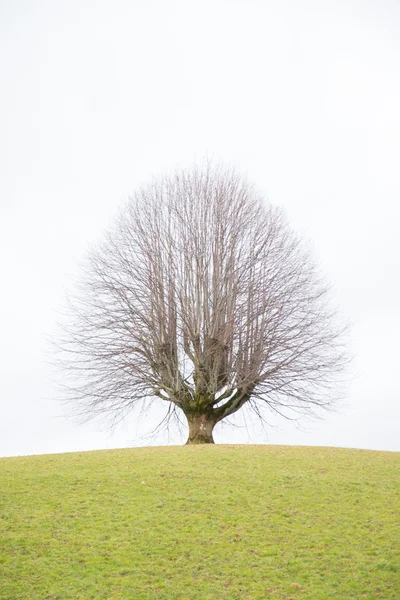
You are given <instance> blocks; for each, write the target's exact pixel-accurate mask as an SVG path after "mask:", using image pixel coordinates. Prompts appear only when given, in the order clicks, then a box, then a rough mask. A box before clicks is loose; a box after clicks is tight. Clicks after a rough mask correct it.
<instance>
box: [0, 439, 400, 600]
mask: <svg viewBox="0 0 400 600" xmlns="http://www.w3.org/2000/svg"><path fill="white" fill-rule="evenodd" d="M399 484H400V454H399V453H389V452H370V451H361V450H342V449H333V448H302V447H283V446H282V447H279V446H212V445H210V446H209V445H207V446H184V447H163V448H137V449H127V450H108V451H98V452H84V453H73V454H63V455H47V456H31V457H22V458H4V459H0V493H1V497H0V598H1V600H24V599H27V600H36V599H43V600H44V599H46V600H56V599H57V600H64V599H74V600H78V599H82V600H88V599H93V600H94V599H96V600H99V599H107V600H111V599H112V600H114V599H115V600H117V599H120V598H129V599H133V600H147V599H163V600H164V599H165V600H192V599H196V600H208V599H210V600H211V599H212V600H214V599H215V600H236V599H237V600H239V599H243V598H244V599H254V600H257V599H260V600H264V599H282V600H283V599H285V600H290V599H291V600H300V599H306V598H312V599H321V600H327V599H330V598H336V599H338V600H352V599H359V598H364V599H365V598H367V599H369V600H378V599H383V600H392V599H393V600H398V599H399V598H400V533H399V522H400V516H399V515H400V485H399Z"/></svg>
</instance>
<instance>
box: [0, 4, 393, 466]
mask: <svg viewBox="0 0 400 600" xmlns="http://www.w3.org/2000/svg"><path fill="white" fill-rule="evenodd" d="M0 48H1V52H0V74H1V77H0V165H1V177H0V245H1V252H0V268H1V273H2V277H1V282H2V285H1V294H0V319H1V329H0V332H1V333H0V335H1V341H0V456H6V455H14V454H33V453H42V452H61V451H72V450H81V449H92V448H93V449H94V448H106V447H124V446H130V445H141V444H144V443H149V441H148V440H143V439H142V438H141V437H140V435H141V433H142V432H143V429H144V430H148V429H149V428H151V425H152V426H153V427H154V426H155V424H156V421H157V417H158V415H159V414H160V411H159V409H158V408H156V409H155V410H154V411H153V413H151V415H150V425H148V426H147V425H146V423H143V424H142V426H139V425H138V424H137V420H136V418H135V417H134V416H132V417H131V418H128V419H127V420H126V421H125V423H124V424H123V425H122V426H121V427H120V428H118V429H117V430H116V431H115V433H114V434H113V435H110V434H109V433H108V432H106V431H104V430H99V426H98V425H97V424H96V423H89V424H87V425H85V426H81V425H77V424H75V423H74V422H72V421H71V420H67V419H66V418H65V416H63V413H62V409H61V407H60V405H59V404H58V403H57V401H55V400H54V398H55V395H56V392H55V386H54V384H53V383H52V382H51V379H50V368H49V366H48V365H47V363H46V359H45V348H46V335H48V334H50V333H51V332H52V330H53V328H54V324H55V322H56V320H57V318H58V315H57V311H59V310H60V308H61V307H62V304H63V298H64V294H65V291H66V290H67V289H68V287H69V286H70V285H71V274H73V273H74V272H76V264H77V262H78V261H79V259H80V258H81V257H82V255H83V254H84V252H85V249H86V248H87V247H88V245H89V244H90V243H91V242H92V241H94V240H96V239H97V238H98V237H99V236H100V235H101V233H102V231H103V230H104V229H105V228H106V227H107V226H108V225H109V224H110V222H111V221H112V218H113V215H115V214H116V212H117V210H118V207H119V205H120V203H121V202H122V201H123V200H125V199H126V197H127V196H128V195H129V194H130V193H131V192H132V191H133V190H134V189H135V187H137V186H138V185H139V184H140V183H142V182H145V181H147V180H148V179H149V178H150V177H152V176H153V175H157V174H159V173H160V172H165V171H168V170H170V169H172V168H174V167H176V166H185V165H190V164H191V163H192V162H193V161H194V160H195V159H201V158H202V157H204V156H205V155H208V156H209V157H215V158H216V159H222V160H224V161H226V162H230V163H233V164H234V165H236V166H237V167H238V168H239V169H240V170H241V171H242V172H244V173H245V174H247V175H248V176H249V178H250V179H251V180H253V181H254V182H256V183H257V185H258V186H259V187H260V188H261V189H262V190H263V191H264V192H265V194H266V196H267V197H268V198H269V200H270V201H271V202H272V203H274V204H278V205H281V206H283V207H284V208H285V210H286V213H287V214H288V216H289V218H290V220H291V222H292V224H293V226H294V227H295V228H297V229H299V230H300V231H302V232H303V233H304V235H305V237H306V238H308V239H309V240H311V242H312V244H313V246H314V249H315V254H316V256H317V259H318V260H319V262H320V265H321V267H322V269H323V270H324V272H326V274H327V276H328V278H329V279H330V281H331V282H332V283H333V286H334V289H335V298H336V301H337V303H338V304H339V306H340V308H341V312H342V315H343V317H344V318H345V319H348V320H350V321H352V323H353V329H352V351H353V352H354V354H355V360H354V362H353V365H352V375H353V376H354V378H353V382H352V384H351V385H350V387H349V391H348V396H347V405H346V407H345V408H344V409H343V410H341V412H340V413H336V414H332V413H329V414H326V415H325V419H324V420H323V421H315V422H306V423H303V426H304V429H305V430H299V429H298V428H297V427H295V425H294V424H290V423H287V422H284V421H274V425H275V426H274V427H273V428H271V429H269V430H268V432H267V433H265V432H263V431H262V430H261V429H260V428H259V427H257V426H256V425H254V426H252V425H251V426H250V427H249V429H248V430H246V429H245V428H233V427H230V426H225V427H224V428H223V429H218V428H217V429H216V433H215V438H216V441H218V442H229V443H231V442H242V443H247V442H257V443H264V442H268V443H274V444H306V445H314V444H319V445H331V446H348V447H363V448H373V449H388V450H400V432H399V429H400V427H399V424H400V386H399V383H398V380H397V376H398V369H399V358H400V356H399V336H400V311H399V306H400V279H399V267H400V239H399V219H400V176H399V173H400V169H399V165H400V110H399V107H400V3H399V2H398V1H397V0H392V1H391V0H360V1H358V2H356V1H351V0H346V1H345V0H343V1H340V0H325V1H324V0H315V1H311V0H302V1H301V2H298V1H297V0H271V1H269V0H259V1H257V0H212V1H209V0H202V1H201V2H200V1H198V2H194V1H191V0H181V1H180V0H175V1H171V0H164V1H161V0H151V1H149V0H146V2H144V1H143V2H140V1H132V0H131V1H128V0H126V1H122V0H114V1H113V2H104V1H96V2H95V1H94V0H91V1H89V0H88V1H85V0H79V1H76V0H72V1H69V2H61V1H57V0H48V1H45V0H38V1H37V2H28V1H27V0H26V1H24V0H14V1H13V2H9V1H7V0H0ZM181 440H182V437H180V436H179V434H178V433H177V434H176V435H174V434H172V435H171V437H170V438H169V440H168V439H167V438H166V437H165V436H159V437H157V438H155V439H154V440H153V441H152V442H151V443H157V444H160V443H166V442H168V441H169V443H179V442H180V441H181Z"/></svg>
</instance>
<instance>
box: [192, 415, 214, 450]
mask: <svg viewBox="0 0 400 600" xmlns="http://www.w3.org/2000/svg"><path fill="white" fill-rule="evenodd" d="M187 420H188V424H189V437H188V439H187V442H186V443H187V444H214V439H213V435H212V432H213V429H214V426H215V419H213V418H212V417H210V416H209V415H206V414H204V415H190V416H188V417H187Z"/></svg>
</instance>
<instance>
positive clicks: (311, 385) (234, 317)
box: [61, 166, 345, 441]
mask: <svg viewBox="0 0 400 600" xmlns="http://www.w3.org/2000/svg"><path fill="white" fill-rule="evenodd" d="M328 304H329V303H328V297H327V289H326V287H325V286H324V284H323V282H321V281H320V279H319V277H318V275H317V272H316V270H315V267H314V264H313V262H312V260H311V259H310V256H309V255H308V253H307V252H306V251H305V250H304V248H303V246H302V244H301V242H300V241H299V239H298V238H297V236H296V235H295V234H294V233H293V232H292V230H291V229H290V228H289V226H288V225H287V223H286V220H285V218H284V216H283V214H282V212H281V211H280V210H278V209H276V208H273V207H271V206H269V205H267V204H266V203H265V202H264V201H263V199H262V198H261V197H260V196H259V195H258V193H257V192H256V191H255V190H254V188H253V187H252V186H251V185H249V184H248V183H247V182H246V181H245V180H244V179H243V178H241V177H240V176H239V175H237V174H236V173H235V172H233V171H232V170H229V169H223V168H220V167H212V166H208V167H206V168H205V169H193V170H191V171H189V172H185V171H183V172H177V173H175V174H174V175H173V176H171V177H168V178H164V179H160V180H157V181H155V182H153V183H152V184H151V185H149V186H147V187H144V188H142V189H141V190H139V191H138V192H137V193H136V194H135V195H134V196H133V198H131V200H130V202H129V204H127V206H126V207H125V209H124V210H123V211H122V212H121V214H120V217H119V219H118V221H117V222H116V223H115V225H114V227H113V228H112V229H111V230H110V231H109V233H108V234H107V236H106V238H105V240H104V241H103V243H102V244H100V245H99V246H98V247H97V248H96V249H95V250H93V251H92V252H91V254H90V256H89V257H88V259H87V266H86V270H85V273H84V277H83V278H82V287H81V290H80V291H79V292H78V294H77V297H76V298H75V300H74V301H73V302H72V304H71V308H72V311H73V315H74V321H73V323H72V324H71V325H69V326H68V327H67V329H66V337H65V338H64V339H63V340H62V343H61V346H62V348H63V351H64V352H66V353H67V355H66V356H67V365H68V369H69V372H70V374H72V376H73V381H74V382H75V384H73V385H72V386H71V388H72V390H71V393H72V397H73V398H74V400H75V401H76V403H77V405H78V406H79V407H81V409H82V411H83V412H85V414H87V415H90V416H94V415H97V414H102V413H104V412H106V413H110V414H113V415H114V416H116V415H119V416H121V415H125V414H126V413H127V412H128V411H129V410H131V409H132V408H133V407H134V406H135V404H136V403H137V402H138V401H140V400H141V399H151V398H154V397H158V398H161V399H162V400H164V401H166V402H169V403H172V404H173V406H174V407H176V408H177V409H180V410H181V411H183V413H184V414H185V415H186V417H187V419H188V421H189V425H190V426H193V432H192V434H193V435H192V438H190V434H189V439H192V440H195V439H197V437H198V439H199V441H204V440H203V438H207V437H208V438H210V439H207V440H206V441H211V440H212V429H213V427H214V425H215V424H216V423H217V422H219V421H221V420H222V419H224V418H226V417H228V416H230V415H232V414H233V413H235V412H236V411H238V410H239V409H240V408H242V406H243V405H244V404H246V403H249V405H251V406H253V407H255V406H256V407H257V411H258V410H259V408H260V406H267V407H269V408H270V409H272V410H274V411H277V412H279V413H284V412H285V410H288V409H289V410H302V411H303V410H306V411H307V410H310V409H312V408H313V407H315V406H325V407H326V406H329V405H330V404H331V402H332V394H331V391H332V389H334V382H335V375H336V373H337V372H339V371H340V370H341V369H342V367H343V365H344V362H345V355H344V353H343V351H342V347H341V333H342V332H341V330H340V329H338V328H337V326H336V325H335V315H334V314H333V313H332V312H330V311H329V309H328ZM76 382H78V383H76ZM172 412H174V411H172ZM195 430H196V431H197V433H196V431H195ZM206 430H207V431H208V432H209V434H210V435H208V434H206V433H205V432H206ZM196 436H197V437H196Z"/></svg>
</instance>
